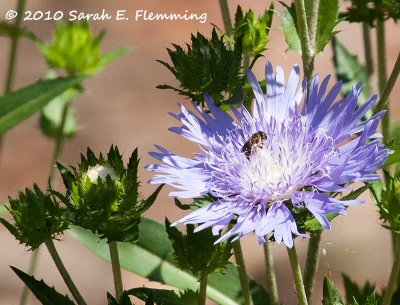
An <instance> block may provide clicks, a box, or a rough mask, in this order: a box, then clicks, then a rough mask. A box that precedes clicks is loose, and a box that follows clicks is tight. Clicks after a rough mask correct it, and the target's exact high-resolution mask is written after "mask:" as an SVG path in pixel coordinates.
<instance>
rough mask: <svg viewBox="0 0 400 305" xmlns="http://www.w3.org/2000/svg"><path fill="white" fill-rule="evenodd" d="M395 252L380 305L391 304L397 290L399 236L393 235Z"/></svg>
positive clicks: (399, 253)
mask: <svg viewBox="0 0 400 305" xmlns="http://www.w3.org/2000/svg"><path fill="white" fill-rule="evenodd" d="M394 238H395V243H394V244H395V245H396V247H395V251H394V257H393V265H392V271H391V272H390V277H389V282H388V284H387V286H386V291H385V294H384V295H383V300H382V305H390V304H391V302H392V297H393V293H394V292H395V290H396V288H397V281H398V278H399V271H400V247H399V244H400V235H399V234H395V237H394Z"/></svg>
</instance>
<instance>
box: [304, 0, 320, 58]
mask: <svg viewBox="0 0 400 305" xmlns="http://www.w3.org/2000/svg"><path fill="white" fill-rule="evenodd" d="M310 5H311V15H310V16H309V18H308V23H307V25H308V34H309V37H310V48H311V51H312V53H313V54H315V44H316V40H317V25H318V11H319V0H313V1H311V3H310Z"/></svg>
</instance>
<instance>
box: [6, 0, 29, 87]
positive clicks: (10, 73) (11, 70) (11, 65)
mask: <svg viewBox="0 0 400 305" xmlns="http://www.w3.org/2000/svg"><path fill="white" fill-rule="evenodd" d="M25 3H26V0H18V3H17V9H16V10H17V13H18V15H17V17H16V18H15V24H14V27H15V30H14V31H13V35H12V36H11V48H10V56H9V60H8V68H7V78H6V84H5V90H4V91H5V93H7V92H9V91H11V89H12V85H13V82H14V75H15V63H16V61H17V48H18V40H19V35H18V31H19V28H20V25H21V21H22V17H23V12H24V8H25Z"/></svg>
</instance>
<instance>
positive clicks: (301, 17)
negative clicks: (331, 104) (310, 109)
mask: <svg viewBox="0 0 400 305" xmlns="http://www.w3.org/2000/svg"><path fill="white" fill-rule="evenodd" d="M294 4H295V8H296V16H297V28H298V31H299V37H300V42H301V52H302V56H301V57H302V59H303V70H304V76H305V77H306V78H307V80H308V88H310V85H311V79H312V73H313V69H314V52H315V51H314V50H313V46H312V43H311V40H310V36H309V30H308V24H307V16H306V9H305V5H304V0H295V1H294ZM313 26H314V25H313ZM315 26H316V24H315ZM312 31H313V30H312ZM308 92H309V90H308Z"/></svg>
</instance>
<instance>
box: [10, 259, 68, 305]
mask: <svg viewBox="0 0 400 305" xmlns="http://www.w3.org/2000/svg"><path fill="white" fill-rule="evenodd" d="M11 269H12V270H13V271H14V272H15V273H16V274H17V275H18V277H19V278H20V279H21V280H22V281H23V282H24V283H25V285H26V286H28V288H29V289H30V291H32V293H33V294H34V295H35V297H36V298H37V299H38V300H39V301H40V302H41V303H42V305H74V302H72V301H71V300H70V299H69V298H68V297H67V296H64V295H62V294H60V293H59V292H57V291H56V290H55V289H54V288H51V287H49V286H47V285H46V283H45V282H43V280H41V281H38V280H37V279H35V278H34V277H33V276H31V275H28V274H26V273H25V272H23V271H21V270H19V269H18V268H15V267H12V266H11Z"/></svg>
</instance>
